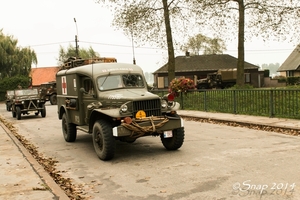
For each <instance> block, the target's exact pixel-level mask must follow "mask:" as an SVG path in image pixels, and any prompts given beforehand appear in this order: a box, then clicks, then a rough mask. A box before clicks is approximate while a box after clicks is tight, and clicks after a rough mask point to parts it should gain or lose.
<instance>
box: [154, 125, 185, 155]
mask: <svg viewBox="0 0 300 200" xmlns="http://www.w3.org/2000/svg"><path fill="white" fill-rule="evenodd" d="M172 132H173V137H170V138H164V135H163V134H161V135H160V139H161V142H162V143H163V145H164V147H165V148H166V149H167V150H177V149H179V148H180V147H181V146H182V144H183V141H184V127H181V128H178V129H174V130H172Z"/></svg>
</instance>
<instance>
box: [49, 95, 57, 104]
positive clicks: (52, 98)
mask: <svg viewBox="0 0 300 200" xmlns="http://www.w3.org/2000/svg"><path fill="white" fill-rule="evenodd" d="M50 103H51V105H57V98H56V94H52V95H51V96H50Z"/></svg>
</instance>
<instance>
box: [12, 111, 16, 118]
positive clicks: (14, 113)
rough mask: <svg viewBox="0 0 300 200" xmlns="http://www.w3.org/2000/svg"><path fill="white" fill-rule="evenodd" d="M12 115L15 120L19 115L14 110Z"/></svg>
mask: <svg viewBox="0 0 300 200" xmlns="http://www.w3.org/2000/svg"><path fill="white" fill-rule="evenodd" d="M11 113H12V116H13V118H15V117H16V115H17V114H16V111H14V110H12V111H11Z"/></svg>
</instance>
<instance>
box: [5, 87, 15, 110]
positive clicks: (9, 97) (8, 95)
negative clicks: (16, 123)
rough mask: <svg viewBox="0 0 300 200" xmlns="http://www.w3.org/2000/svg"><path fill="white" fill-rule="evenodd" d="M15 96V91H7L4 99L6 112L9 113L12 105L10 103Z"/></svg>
mask: <svg viewBox="0 0 300 200" xmlns="http://www.w3.org/2000/svg"><path fill="white" fill-rule="evenodd" d="M14 96H15V91H14V90H7V91H6V94H5V97H6V110H7V111H11V105H12V101H13V99H14Z"/></svg>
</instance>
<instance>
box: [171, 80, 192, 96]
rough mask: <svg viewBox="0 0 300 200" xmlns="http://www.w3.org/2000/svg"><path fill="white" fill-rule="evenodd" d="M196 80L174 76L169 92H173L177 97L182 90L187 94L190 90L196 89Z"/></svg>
mask: <svg viewBox="0 0 300 200" xmlns="http://www.w3.org/2000/svg"><path fill="white" fill-rule="evenodd" d="M194 88H195V84H194V81H193V80H191V79H189V78H184V77H181V78H178V79H177V78H174V79H173V80H172V81H171V83H170V86H169V93H171V94H173V95H174V96H175V97H178V96H179V94H180V93H181V92H183V93H184V94H187V92H188V90H191V89H194Z"/></svg>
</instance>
